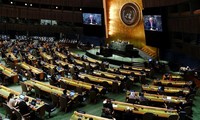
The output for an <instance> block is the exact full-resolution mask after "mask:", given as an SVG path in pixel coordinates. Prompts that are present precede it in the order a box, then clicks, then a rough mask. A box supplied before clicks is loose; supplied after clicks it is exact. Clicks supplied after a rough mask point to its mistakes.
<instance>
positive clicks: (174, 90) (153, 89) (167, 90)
mask: <svg viewBox="0 0 200 120" xmlns="http://www.w3.org/2000/svg"><path fill="white" fill-rule="evenodd" d="M158 87H159V86H155V85H142V90H144V91H151V92H157V91H158ZM181 91H183V94H185V95H187V94H189V93H190V89H189V88H176V87H165V88H164V92H165V93H178V92H181Z"/></svg>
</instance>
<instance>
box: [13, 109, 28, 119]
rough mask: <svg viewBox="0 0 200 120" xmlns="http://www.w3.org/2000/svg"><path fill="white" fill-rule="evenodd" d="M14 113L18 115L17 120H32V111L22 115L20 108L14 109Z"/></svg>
mask: <svg viewBox="0 0 200 120" xmlns="http://www.w3.org/2000/svg"><path fill="white" fill-rule="evenodd" d="M13 111H14V114H15V115H16V117H17V118H16V120H31V115H30V113H27V114H25V115H22V114H21V113H20V112H19V111H18V110H16V109H13Z"/></svg>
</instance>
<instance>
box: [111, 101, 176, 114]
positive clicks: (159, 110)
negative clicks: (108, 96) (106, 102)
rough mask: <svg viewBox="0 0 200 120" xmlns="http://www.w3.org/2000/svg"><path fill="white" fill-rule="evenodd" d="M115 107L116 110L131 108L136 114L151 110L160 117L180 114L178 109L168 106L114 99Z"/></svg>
mask: <svg viewBox="0 0 200 120" xmlns="http://www.w3.org/2000/svg"><path fill="white" fill-rule="evenodd" d="M112 104H113V109H114V110H116V111H126V110H131V111H132V112H133V113H135V114H142V115H143V114H145V113H147V112H151V113H153V114H155V115H156V116H158V117H162V118H168V117H169V116H170V115H178V112H177V110H171V109H167V108H159V107H151V106H144V105H138V104H130V103H125V102H119V101H112Z"/></svg>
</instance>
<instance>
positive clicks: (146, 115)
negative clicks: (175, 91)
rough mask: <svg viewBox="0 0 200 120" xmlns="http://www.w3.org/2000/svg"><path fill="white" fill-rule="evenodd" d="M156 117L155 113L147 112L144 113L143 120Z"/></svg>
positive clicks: (152, 119) (150, 119)
mask: <svg viewBox="0 0 200 120" xmlns="http://www.w3.org/2000/svg"><path fill="white" fill-rule="evenodd" d="M155 118H156V116H155V114H153V113H149V112H147V113H145V114H144V115H143V118H142V120H154V119H155Z"/></svg>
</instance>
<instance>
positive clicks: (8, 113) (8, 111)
mask: <svg viewBox="0 0 200 120" xmlns="http://www.w3.org/2000/svg"><path fill="white" fill-rule="evenodd" d="M3 108H4V109H5V110H6V118H9V119H13V117H14V114H13V113H12V109H11V108H10V107H9V106H8V105H7V104H6V103H3Z"/></svg>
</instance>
